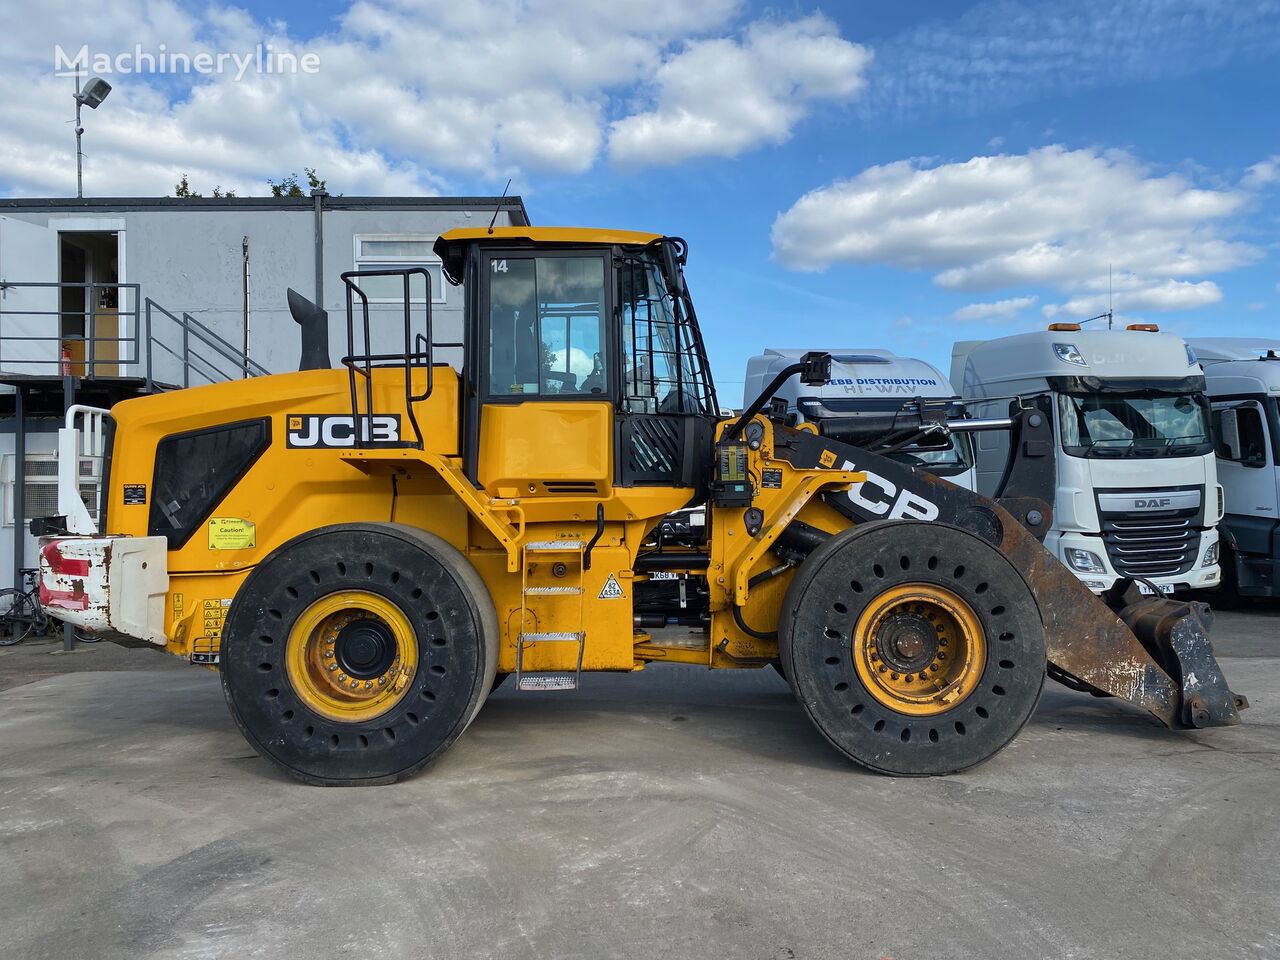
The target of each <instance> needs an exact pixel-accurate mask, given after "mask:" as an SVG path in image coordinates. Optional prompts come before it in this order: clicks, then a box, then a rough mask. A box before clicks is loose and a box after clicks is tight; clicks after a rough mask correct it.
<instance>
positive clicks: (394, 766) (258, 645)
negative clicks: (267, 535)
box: [220, 523, 499, 786]
mask: <svg viewBox="0 0 1280 960" xmlns="http://www.w3.org/2000/svg"><path fill="white" fill-rule="evenodd" d="M355 590H358V591H364V592H367V593H370V594H375V595H377V596H378V597H381V598H384V599H385V600H387V601H389V602H391V603H393V604H395V605H396V606H397V607H399V610H400V612H401V613H402V614H403V615H404V618H405V619H406V620H407V622H408V624H409V626H410V627H411V629H412V631H413V636H414V640H415V642H416V649H417V660H418V663H417V667H416V670H415V671H414V673H413V676H412V677H411V678H410V679H409V680H408V682H407V686H408V690H407V692H406V693H405V694H404V695H403V697H402V698H401V699H399V700H398V701H397V702H395V703H394V704H392V705H390V706H388V707H387V709H386V710H385V712H383V713H382V714H380V715H378V716H376V717H372V718H370V719H365V720H361V721H359V722H351V721H346V720H335V719H332V718H330V717H327V716H325V715H323V714H321V713H319V712H317V711H316V710H315V709H314V708H313V707H312V706H308V704H307V703H306V702H305V701H304V699H303V698H302V697H300V696H299V693H298V691H297V690H296V689H295V687H294V684H293V682H292V681H291V679H290V675H289V672H288V670H287V668H286V664H285V660H286V647H287V645H288V638H289V633H290V629H291V628H292V626H293V625H294V623H295V622H296V621H297V620H298V618H299V616H301V615H302V614H303V612H304V611H305V610H307V608H308V607H310V606H311V605H312V604H313V603H315V602H316V601H318V600H321V599H323V598H324V597H326V596H329V595H331V594H335V593H338V592H340V591H355ZM498 637H499V634H498V619H497V615H496V613H495V612H494V608H493V601H492V599H491V598H490V596H489V592H488V589H487V588H486V587H485V584H484V581H483V580H481V579H480V576H479V574H477V573H476V571H475V569H474V568H473V567H472V566H471V564H470V563H469V562H468V561H467V559H466V557H464V556H463V555H462V554H461V553H460V552H459V551H458V550H456V549H455V548H454V547H452V546H451V545H449V544H448V543H446V542H445V541H444V540H441V539H440V538H439V537H437V536H435V535H433V534H430V533H425V532H423V531H421V530H417V529H414V528H412V527H407V526H403V525H400V524H390V523H359V524H343V525H339V526H331V527H321V528H319V529H316V530H313V531H310V532H308V533H305V534H302V535H301V536H298V537H295V538H294V539H293V540H290V541H289V542H288V543H285V544H284V545H282V546H281V547H279V548H278V549H276V550H275V551H274V552H273V553H271V555H270V556H268V557H267V558H266V560H264V561H263V562H262V563H260V564H259V565H258V566H257V567H256V568H255V569H254V570H253V572H252V573H251V574H250V575H249V577H248V578H247V579H246V580H245V583H244V585H243V586H242V587H241V588H240V591H239V592H238V593H237V594H236V597H235V600H234V601H233V602H232V605H231V609H230V610H229V611H228V615H227V621H226V626H225V628H224V631H223V641H222V655H221V658H220V659H221V666H220V673H221V676H222V688H223V693H224V694H225V696H226V699H227V704H228V705H229V706H230V708H231V714H232V716H233V717H234V718H235V721H236V724H237V725H238V726H239V727H240V730H241V732H242V733H243V734H244V735H245V738H246V739H247V740H248V741H249V742H250V743H251V744H252V745H253V747H254V748H255V749H256V750H257V751H258V752H259V753H260V754H262V756H263V757H265V758H266V759H267V760H269V761H271V762H272V763H274V764H275V765H276V766H278V767H279V768H280V769H282V770H284V771H285V772H287V773H288V774H290V775H291V776H293V777H296V778H297V779H299V780H302V781H303V782H305V783H310V784H317V785H323V786H356V785H372V784H382V783H393V782H395V781H398V780H403V779H405V778H406V777H410V776H412V775H413V774H414V773H416V772H417V771H419V770H421V769H422V768H423V767H425V766H426V765H427V764H429V763H430V762H431V761H432V760H434V759H435V758H436V757H438V756H439V755H440V754H442V753H443V752H444V751H445V750H446V749H448V747H449V746H450V745H451V744H452V743H453V742H454V741H455V740H456V739H457V738H458V737H459V736H460V735H461V734H462V732H463V730H465V729H466V727H467V725H468V724H469V723H470V722H471V720H472V719H473V718H474V717H475V715H476V713H477V712H478V711H479V709H480V706H481V705H482V704H483V703H484V700H485V697H487V696H488V693H489V688H490V687H491V686H492V684H493V679H494V672H495V668H496V666H497V655H498Z"/></svg>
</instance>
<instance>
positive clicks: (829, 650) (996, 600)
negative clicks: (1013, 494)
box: [778, 521, 1046, 776]
mask: <svg viewBox="0 0 1280 960" xmlns="http://www.w3.org/2000/svg"><path fill="white" fill-rule="evenodd" d="M905 584H923V585H925V587H924V588H923V589H926V590H936V591H939V592H940V593H943V594H944V595H947V596H950V597H952V598H958V599H959V600H961V601H963V603H964V604H965V605H967V606H968V608H969V609H970V611H971V613H972V614H973V615H974V617H976V622H977V623H978V624H980V626H981V632H982V634H983V647H984V648H985V651H984V652H985V655H984V656H983V657H981V658H979V657H978V655H977V652H976V651H977V649H978V648H977V646H976V645H975V646H974V648H973V649H974V651H975V652H974V656H973V663H974V667H973V671H972V672H971V673H970V674H969V675H968V676H969V677H970V678H972V677H978V674H977V669H978V667H979V665H980V668H981V675H980V677H979V678H978V679H977V680H976V684H975V686H974V687H973V688H972V691H971V692H969V693H968V694H966V695H965V696H963V697H962V698H961V699H959V700H958V701H957V702H956V703H955V705H954V706H950V707H946V706H944V705H942V704H941V702H940V703H939V706H938V707H937V709H939V710H940V711H941V712H937V713H934V714H933V715H929V716H916V715H910V714H908V713H906V712H900V711H899V710H897V709H893V708H891V707H890V706H886V705H885V703H883V702H882V701H881V700H880V699H878V698H877V696H876V695H874V694H873V692H872V691H871V690H870V689H869V688H868V686H867V684H866V682H865V681H864V680H863V679H862V678H861V677H860V676H859V673H858V670H857V669H856V668H855V665H854V657H855V653H856V649H855V644H856V641H855V638H854V637H853V632H854V626H855V625H856V624H857V623H858V619H859V617H860V616H862V615H863V613H864V611H867V610H868V609H869V608H870V607H871V606H872V604H874V603H883V602H884V601H883V600H882V599H881V598H884V597H886V596H890V595H889V594H887V593H886V591H889V590H891V589H893V588H895V587H899V588H900V587H902V586H903V585H905ZM907 616H909V617H913V618H915V619H916V620H917V621H919V622H921V623H924V622H925V621H923V620H921V619H920V618H919V617H917V616H916V615H915V614H912V613H908V614H907ZM888 622H889V621H887V620H886V621H885V623H888ZM919 636H922V637H923V636H927V637H928V638H929V639H933V634H932V632H929V631H925V633H922V634H920V635H919ZM778 637H779V654H780V658H781V661H782V670H783V671H784V672H785V674H786V676H787V677H788V678H789V682H790V684H791V688H792V691H793V692H794V693H795V694H796V698H797V699H798V700H799V701H800V703H801V705H802V707H803V708H804V710H805V712H806V713H807V714H808V715H809V718H810V719H811V720H812V721H813V723H814V724H815V725H816V726H817V728H818V729H819V731H821V733H822V734H823V736H825V737H826V738H827V739H828V740H829V741H830V742H831V743H832V745H834V746H835V747H836V749H838V750H839V751H840V752H841V753H843V754H844V755H845V756H847V757H849V758H850V759H851V760H853V761H854V762H856V763H858V764H861V765H862V766H864V767H868V768H870V769H872V770H876V771H878V772H880V773H887V774H892V775H895V776H932V775H939V774H947V773H956V772H958V771H960V770H964V769H966V768H968V767H972V766H974V765H976V764H979V763H981V762H982V761H984V760H987V759H990V758H991V757H992V756H994V755H995V754H996V753H998V752H999V751H1000V750H1001V749H1003V748H1004V747H1005V745H1007V744H1008V743H1009V741H1011V740H1012V739H1013V738H1014V736H1015V735H1016V734H1017V733H1018V731H1019V730H1021V729H1022V727H1023V725H1024V724H1025V723H1026V722H1027V720H1028V718H1030V716H1031V714H1032V713H1033V712H1034V711H1035V708H1036V703H1037V702H1038V701H1039V698H1040V691H1041V690H1042V688H1043V686H1044V677H1045V666H1046V661H1045V640H1044V627H1043V623H1042V621H1041V617H1040V612H1039V607H1038V606H1037V604H1036V600H1035V597H1034V596H1033V595H1032V593H1031V590H1030V588H1029V587H1028V586H1027V584H1026V582H1025V581H1024V580H1023V578H1022V576H1021V575H1020V574H1019V573H1018V571H1017V570H1016V569H1014V567H1013V566H1012V564H1010V563H1009V562H1008V560H1006V559H1005V558H1004V556H1003V555H1002V554H1000V553H999V552H998V551H997V550H995V549H994V548H993V547H992V546H990V545H989V544H988V543H987V542H986V541H985V540H982V539H980V538H978V537H976V536H974V535H973V534H972V533H969V532H968V531H965V530H962V529H960V528H958V527H952V526H948V525H945V524H941V523H921V522H916V521H888V522H879V523H870V524H864V525H861V526H858V527H855V528H853V529H851V530H847V531H845V532H843V533H841V534H838V535H836V536H834V537H832V538H831V539H830V540H828V541H827V542H826V543H824V544H823V545H822V546H821V547H819V548H818V549H817V550H815V551H814V552H813V553H812V554H810V556H809V557H808V558H806V560H805V561H804V563H803V564H802V565H801V567H800V569H799V570H798V571H797V572H796V575H795V577H794V579H793V580H792V583H791V585H790V587H789V589H788V591H787V596H786V599H785V601H784V605H783V609H782V615H781V618H780V622H779V626H778ZM883 639H884V638H883V637H880V638H879V639H878V642H881V641H883ZM939 642H940V641H939ZM869 649H873V647H872V648H869ZM927 669H932V667H930V668H927ZM921 676H922V677H923V676H924V674H923V673H922V674H921ZM895 678H896V675H895Z"/></svg>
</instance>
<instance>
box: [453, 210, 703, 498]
mask: <svg viewBox="0 0 1280 960" xmlns="http://www.w3.org/2000/svg"><path fill="white" fill-rule="evenodd" d="M435 251H436V253H437V255H438V256H439V257H440V259H441V261H442V263H443V267H444V273H445V276H446V278H447V279H448V280H449V281H450V282H451V283H454V284H462V285H463V286H464V288H465V291H466V297H465V300H466V304H467V308H466V309H467V315H466V321H465V330H466V333H465V338H466V357H467V366H466V368H465V369H464V371H463V396H464V400H463V406H464V411H463V426H462V431H463V452H464V460H465V463H466V470H467V473H468V476H469V477H470V478H471V479H472V481H473V482H476V483H477V484H479V485H480V486H483V487H485V488H487V489H491V490H493V491H494V492H495V493H497V492H498V491H499V490H503V491H505V490H517V489H518V491H519V493H520V494H521V495H527V494H530V493H538V492H543V493H554V492H556V491H557V490H559V491H561V492H563V491H565V490H566V489H568V488H566V486H565V484H570V485H573V486H575V487H576V488H577V489H576V491H575V492H584V493H585V492H590V491H592V490H594V491H595V492H597V493H601V494H603V493H604V492H605V488H606V487H608V486H622V487H635V486H672V487H691V488H694V489H695V490H697V491H700V490H701V489H702V487H703V486H704V484H705V477H706V474H707V463H706V458H707V456H708V454H707V451H709V450H710V449H711V443H710V438H711V433H712V429H713V425H714V423H715V421H716V419H717V409H718V408H717V404H716V396H715V388H714V386H713V384H712V381H711V373H710V369H709V367H708V364H707V359H706V351H705V349H704V347H703V343H702V337H701V334H700V332H699V330H698V324H697V318H696V315H695V314H694V309H693V303H692V301H691V299H690V298H689V294H688V289H687V287H686V286H685V283H684V274H683V266H684V263H685V260H686V257H687V246H686V245H685V243H684V241H683V240H680V239H678V238H675V237H663V236H660V235H658V234H650V233H637V232H632V231H619V230H595V229H584V228H554V227H551V228H548V227H542V228H539V227H497V228H493V229H492V230H489V229H485V228H476V229H461V230H452V231H450V232H448V233H446V234H444V235H442V236H441V237H440V239H439V240H437V241H436V245H435ZM482 435H483V436H484V442H483V443H482ZM529 438H535V439H536V440H537V441H540V442H539V443H538V447H539V449H538V451H537V453H536V454H534V453H532V452H531V453H530V455H529V456H527V457H525V458H524V462H522V463H518V464H517V463H514V462H512V459H511V457H510V456H507V454H506V453H504V454H502V455H501V456H500V455H498V454H495V453H492V451H496V450H503V451H508V452H509V450H510V448H511V446H512V445H513V444H517V445H518V444H527V443H528V442H529ZM610 450H612V451H616V455H614V456H613V457H612V458H611V461H610V462H608V463H607V464H606V463H605V462H604V461H603V460H602V459H601V457H606V456H607V453H608V451H610ZM482 451H484V453H483V455H482ZM499 460H502V462H498V461H499ZM606 468H607V469H606ZM517 474H518V476H517ZM534 474H538V475H537V476H535V475H534ZM603 474H607V476H606V475H603ZM498 495H500V496H501V495H504V494H502V493H498Z"/></svg>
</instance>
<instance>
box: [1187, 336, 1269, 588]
mask: <svg viewBox="0 0 1280 960" xmlns="http://www.w3.org/2000/svg"><path fill="white" fill-rule="evenodd" d="M1189 343H1190V344H1191V347H1192V349H1193V350H1195V352H1196V356H1198V357H1199V358H1200V366H1201V368H1202V369H1203V370H1204V379H1205V392H1206V393H1207V394H1208V395H1209V404H1210V407H1211V409H1212V417H1213V433H1214V441H1215V449H1216V452H1217V456H1218V482H1219V483H1221V484H1222V488H1223V490H1224V491H1225V493H1226V504H1227V511H1226V516H1224V517H1223V518H1222V525H1221V528H1220V537H1221V541H1222V554H1221V556H1220V558H1219V559H1220V561H1221V564H1222V590H1221V592H1220V599H1221V601H1222V602H1223V605H1226V606H1229V605H1231V604H1232V603H1233V602H1234V601H1236V600H1237V599H1239V598H1240V597H1275V596H1280V340H1250V339H1243V338H1222V339H1212V340H1208V339H1206V340H1199V339H1197V340H1191V341H1189Z"/></svg>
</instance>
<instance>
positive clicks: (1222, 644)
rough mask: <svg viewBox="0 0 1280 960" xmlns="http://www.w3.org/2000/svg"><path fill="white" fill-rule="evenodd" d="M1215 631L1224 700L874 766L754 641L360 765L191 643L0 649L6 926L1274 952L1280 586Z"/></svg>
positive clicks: (501, 706) (1064, 953)
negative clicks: (195, 663) (822, 726)
mask: <svg viewBox="0 0 1280 960" xmlns="http://www.w3.org/2000/svg"><path fill="white" fill-rule="evenodd" d="M1214 633H1215V638H1216V645H1217V649H1218V652H1219V655H1220V656H1221V657H1222V663H1223V667H1224V669H1225V670H1226V672H1227V676H1228V678H1229V679H1230V681H1231V683H1232V685H1233V687H1235V689H1237V690H1238V691H1240V692H1243V693H1245V694H1246V695H1248V696H1249V698H1250V700H1251V701H1252V704H1253V708H1252V709H1251V710H1249V711H1248V713H1247V714H1246V716H1245V723H1244V724H1243V725H1242V726H1240V727H1236V728H1231V729H1219V730H1211V731H1206V732H1203V733H1201V732H1195V733H1170V732H1168V731H1166V730H1164V729H1162V728H1161V727H1159V726H1158V725H1157V724H1156V723H1155V721H1153V720H1150V719H1148V718H1147V717H1146V716H1145V715H1143V714H1141V713H1139V712H1137V711H1136V710H1133V709H1130V708H1128V707H1126V706H1124V705H1121V704H1117V703H1115V702H1113V701H1104V700H1096V699H1093V698H1091V697H1088V696H1084V695H1080V694H1075V693H1072V692H1070V691H1068V690H1066V689H1064V688H1062V687H1059V686H1056V685H1054V684H1050V685H1049V686H1048V688H1047V689H1046V694H1045V697H1044V700H1043V701H1042V704H1041V707H1040V709H1039V711H1038V712H1037V714H1036V716H1035V717H1034V719H1033V720H1032V722H1031V723H1030V724H1029V725H1028V727H1027V728H1026V730H1025V731H1024V732H1023V733H1022V735H1021V736H1020V737H1019V738H1018V739H1017V740H1016V741H1015V742H1014V743H1013V744H1012V745H1011V746H1010V747H1009V748H1008V749H1007V750H1006V751H1004V753H1002V754H1001V755H1000V756H998V757H997V758H996V759H994V760H993V761H991V762H990V763H988V764H985V765H984V766H982V767H980V768H979V769H977V770H975V771H973V772H970V773H967V774H964V775H962V776H956V777H950V778H944V779H934V780H895V779H889V778H885V777H879V776H873V775H870V774H865V773H862V772H860V771H859V770H857V769H855V768H853V767H851V766H850V765H849V764H847V763H845V762H844V761H843V760H841V759H840V758H839V757H838V756H837V755H836V754H835V753H834V752H833V751H832V749H831V748H830V747H829V746H828V745H827V744H826V742H825V741H823V740H822V739H821V737H819V735H818V734H817V733H816V732H815V731H814V730H813V729H812V728H811V727H810V726H809V724H808V722H807V721H806V720H805V719H804V718H803V717H802V716H801V714H800V712H799V710H798V709H797V707H796V706H795V704H794V702H793V701H792V698H791V696H790V693H789V692H788V690H787V688H786V687H785V685H784V684H783V682H782V681H781V680H780V679H779V678H777V677H776V676H775V675H774V674H773V672H772V671H768V670H764V671H742V672H729V673H708V672H707V671H704V670H699V669H694V668H684V667H673V666H667V667H661V666H655V667H652V668H650V669H649V670H646V671H645V672H644V673H643V674H640V675H637V676H631V677H627V676H621V677H619V676H597V677H589V678H588V679H587V682H586V685H585V688H584V689H583V690H581V691H579V692H578V693H577V694H541V695H535V694H515V693H514V692H513V691H511V690H509V689H503V690H501V691H499V692H497V693H496V694H495V695H494V697H493V698H492V699H491V701H490V702H489V703H488V704H487V705H486V707H485V709H484V710H483V711H482V712H481V714H480V716H479V717H478V719H477V720H476V722H475V724H474V725H473V726H472V728H471V729H470V730H469V731H468V732H467V734H466V735H465V736H464V737H463V738H462V740H461V741H459V743H458V744H457V745H456V746H455V747H454V748H453V750H452V751H451V752H450V753H449V754H447V755H446V756H445V757H444V758H443V759H442V760H441V761H440V762H439V763H438V764H437V765H436V766H435V767H433V768H432V769H430V770H428V771H427V772H425V773H424V774H422V775H420V776H419V777H417V778H416V779H414V780H412V781H410V782H408V783H404V784H399V785H396V786H391V787H376V788H370V789H363V790H324V789H317V788H311V787H305V786H301V785H297V784H294V783H293V782H291V781H288V780H285V779H283V778H282V777H281V776H279V775H277V774H276V773H275V772H274V771H273V770H272V769H271V768H270V767H269V766H268V765H267V764H266V763H265V762H264V761H262V760H261V759H259V758H258V757H257V755H256V754H255V753H254V752H253V750H252V749H251V748H249V747H248V746H247V744H246V743H245V742H244V741H243V740H242V739H241V737H240V735H239V733H238V732H237V731H236V729H235V727H234V725H233V723H232V721H231V719H230V717H229V716H228V714H227V710H226V707H225V705H224V703H223V701H222V695H221V691H220V689H219V686H218V682H217V677H216V676H214V675H213V674H212V673H209V672H207V671H205V670H203V669H200V668H197V667H187V666H185V665H183V664H180V663H177V662H176V661H169V660H166V659H165V658H163V657H162V656H160V655H158V654H155V653H152V652H150V651H125V650H121V649H120V648H116V647H111V646H109V645H107V644H100V645H97V646H95V647H92V648H85V649H83V650H80V651H77V652H76V653H73V654H58V653H51V651H52V650H54V649H56V645H52V644H41V645H31V644H25V645H23V646H22V647H19V648H9V649H6V650H0V683H3V684H5V685H7V686H8V689H7V690H5V691H4V692H3V693H0V956H3V957H5V958H14V960H19V958H21V960H26V958H38V957H48V958H56V960H73V958H80V957H84V958H95V960H97V958H102V960H106V958H115V957H120V958H126V957H127V958H136V957H164V958H179V957H181V958H188V957H190V958H196V957H200V958H203V957H223V956H225V957H236V958H239V957H259V956H260V957H271V958H277V957H290V958H296V960H307V958H312V957H330V956H351V957H359V958H365V957H383V956H386V957H411V956H421V957H427V956H430V957H441V958H455V957H456V958H463V957H466V958H470V957H502V958H524V957H530V958H532V957H556V958H578V957H580V958H584V960H585V958H591V960H595V958H602V957H664V958H682V957H692V956H695V955H696V956H707V957H734V958H825V957H839V958H861V957H867V958H872V960H878V958H885V957H891V958H896V960H904V958H947V957H957V958H959V957H964V958H971V957H984V958H987V957H1010V958H1019V960H1021V958H1028V957H1125V958H1144V957H1152V958H1159V960H1170V958H1177V957H1196V958H1213V957H1233V958H1234V957H1257V958H1264V957H1278V956H1280V923H1278V922H1277V919H1276V909H1277V905H1278V904H1280V817H1278V816H1277V815H1276V812H1275V802H1276V797H1277V796H1280V738H1278V736H1277V734H1278V733H1280V658H1278V657H1277V654H1278V653H1280V608H1274V607H1273V608H1254V609H1251V610H1249V611H1247V612H1244V613H1231V614H1223V615H1222V616H1221V617H1220V619H1219V622H1218V625H1217V627H1216V628H1215V631H1214Z"/></svg>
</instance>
